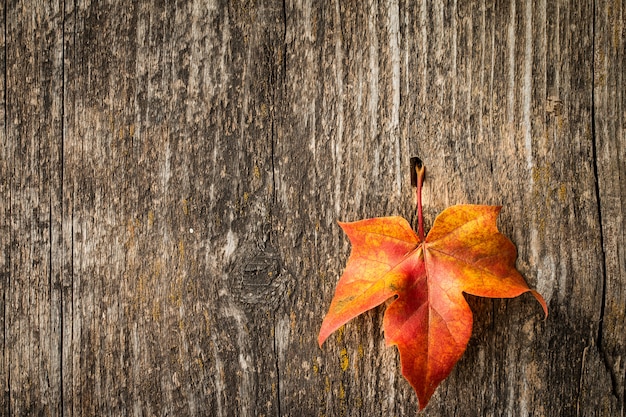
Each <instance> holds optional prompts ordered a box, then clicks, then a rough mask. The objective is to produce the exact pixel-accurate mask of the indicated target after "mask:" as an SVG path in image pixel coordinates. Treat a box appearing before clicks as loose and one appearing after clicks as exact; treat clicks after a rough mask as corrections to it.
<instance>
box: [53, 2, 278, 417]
mask: <svg viewBox="0 0 626 417" xmlns="http://www.w3.org/2000/svg"><path fill="white" fill-rule="evenodd" d="M74 14H75V17H74V20H73V22H72V26H73V30H70V31H71V32H73V33H72V34H71V36H73V38H74V39H75V42H74V43H72V44H71V45H68V50H67V52H66V53H67V55H68V57H69V58H68V59H69V61H70V62H69V64H68V65H69V66H70V69H69V70H68V77H67V80H68V81H67V84H68V85H71V86H72V88H71V92H70V93H69V94H70V96H69V98H68V101H70V102H71V104H69V106H70V107H69V111H68V114H67V122H66V124H67V132H68V133H67V135H68V137H67V140H68V145H67V147H66V149H67V152H66V154H65V158H66V161H67V162H66V164H67V166H68V167H72V168H70V169H71V170H72V171H73V172H74V178H73V180H71V181H73V182H71V183H69V184H67V187H68V188H72V189H73V190H74V196H73V197H72V198H73V201H72V205H73V207H74V212H73V228H74V232H73V259H74V268H73V283H72V286H73V292H72V294H73V298H72V301H71V302H72V312H73V315H72V321H73V323H74V326H73V338H72V340H71V341H68V343H71V345H70V347H68V348H66V349H71V351H72V358H73V363H72V373H73V384H72V390H71V394H72V397H73V399H74V404H73V405H72V412H73V414H75V415H94V414H102V413H113V414H122V413H125V412H128V411H129V410H133V412H135V413H147V414H151V413H155V414H170V415H171V414H173V415H224V416H231V415H242V416H245V415H277V414H278V409H279V403H278V372H277V370H276V359H275V355H274V353H273V352H274V349H275V339H274V326H273V314H274V308H275V307H274V303H275V302H276V300H278V299H279V298H280V296H281V293H280V285H279V284H280V279H282V278H281V277H280V276H281V275H282V274H281V262H280V260H279V258H278V257H277V255H276V254H274V253H273V250H272V248H274V247H275V239H276V236H275V233H274V232H272V228H271V223H272V218H273V216H274V214H273V213H272V204H273V200H274V197H273V182H272V181H273V176H272V144H273V140H274V138H273V134H274V133H273V130H272V119H273V118H274V113H275V108H274V100H275V94H276V92H275V91H274V87H275V84H276V78H275V77H276V76H277V72H276V71H280V68H281V65H280V59H281V56H280V54H281V53H282V48H278V49H276V45H280V43H281V42H280V40H279V39H278V38H279V37H281V36H282V32H283V29H282V28H283V26H282V23H280V17H281V16H282V10H281V9H280V8H278V9H276V8H274V7H273V6H271V5H258V7H257V6H253V5H244V4H241V5H228V4H221V5H217V4H211V3H206V2H196V3H191V2H190V3H185V4H162V3H161V2H146V3H142V4H137V5H136V6H133V7H130V8H129V7H128V5H127V4H120V3H118V2H102V3H98V4H97V5H95V4H89V3H82V2H79V3H78V4H77V5H76V9H75V11H74ZM283 276H284V275H283ZM68 302H69V301H68ZM64 341H65V339H64Z"/></svg>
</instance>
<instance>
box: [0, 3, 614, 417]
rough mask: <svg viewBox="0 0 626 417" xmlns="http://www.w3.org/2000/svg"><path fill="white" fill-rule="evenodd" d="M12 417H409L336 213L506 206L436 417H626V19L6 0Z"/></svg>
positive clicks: (1, 137)
mask: <svg viewBox="0 0 626 417" xmlns="http://www.w3.org/2000/svg"><path fill="white" fill-rule="evenodd" d="M1 4H2V7H0V22H2V23H1V24H2V28H1V29H0V100H1V105H0V156H1V159H0V285H1V294H2V297H0V328H1V329H2V337H1V338H0V351H1V352H2V355H1V357H0V415H7V416H26V415H29V416H30V415H42V416H61V415H62V416H93V415H98V416H125V415H132V416H187V415H190V416H209V415H210V416H373V415H384V416H394V415H395V416H403V415H415V414H416V413H417V401H416V398H415V395H414V393H413V392H412V390H411V388H410V386H409V385H408V383H407V382H406V381H405V380H404V379H403V378H402V377H401V374H400V370H399V362H398V357H397V353H396V351H395V349H394V348H386V347H385V346H384V340H383V335H382V334H381V330H380V327H381V324H382V315H383V312H384V306H381V307H380V308H377V309H375V310H373V311H371V312H369V313H367V314H365V315H363V316H362V317H360V318H358V319H355V320H354V321H353V322H351V323H349V324H348V325H346V326H345V327H344V328H343V330H341V331H339V332H338V333H337V334H336V335H333V336H331V338H330V339H329V340H328V342H327V343H326V344H325V345H324V347H323V349H320V348H319V347H318V346H317V344H316V337H317V332H318V330H319V325H320V323H321V320H322V317H323V315H324V314H325V313H326V310H327V308H328V306H329V304H330V300H331V298H332V295H333V291H334V286H335V284H336V282H337V279H338V277H339V276H340V274H341V272H342V269H343V266H344V265H345V261H346V259H347V257H348V254H349V250H350V247H349V243H348V241H347V239H346V238H345V237H344V236H343V234H342V233H341V231H340V229H339V227H338V226H337V224H336V222H337V220H343V221H352V220H358V219H361V218H365V217H374V216H385V215H403V216H405V217H408V218H409V219H411V220H414V215H413V210H414V207H413V203H412V199H413V195H412V191H411V187H410V181H409V158H410V157H411V156H413V155H418V156H420V157H421V158H422V159H423V161H424V163H425V164H426V166H427V179H426V183H425V190H424V204H425V215H426V226H427V228H428V227H430V225H431V224H432V221H433V220H434V218H435V216H436V214H437V213H438V212H440V211H441V210H443V209H444V208H445V207H447V206H449V205H453V204H458V203H476V204H501V205H503V206H504V209H503V211H502V214H501V217H500V221H499V225H500V228H501V230H502V231H503V232H504V233H505V234H507V235H508V236H509V237H510V238H511V239H512V240H513V242H514V243H515V244H516V245H517V247H518V251H519V259H518V268H519V270H520V271H521V272H522V274H523V275H524V276H525V278H526V280H527V281H528V283H529V285H531V286H532V287H534V288H536V289H538V290H539V291H540V292H541V293H542V294H543V296H544V297H545V298H546V300H547V301H548V303H549V307H550V316H549V318H548V319H547V320H546V321H543V317H542V313H541V308H540V307H539V305H538V304H537V302H536V301H535V300H534V299H533V298H532V296H529V295H525V296H522V297H519V298H516V299H512V300H491V299H480V298H476V297H468V299H469V301H470V304H471V306H472V309H473V311H474V315H475V325H474V334H473V337H472V339H471V340H470V343H469V346H468V349H467V352H466V353H465V356H464V357H463V358H462V359H461V361H460V362H459V363H458V364H457V366H456V368H455V370H454V371H453V373H452V374H451V376H450V377H449V378H448V379H447V380H446V381H445V382H444V383H443V384H442V385H441V386H440V387H439V389H438V390H437V392H436V394H435V396H434V397H433V399H432V400H431V403H430V404H429V406H428V408H427V409H426V411H425V412H424V413H423V414H422V415H424V416H453V415H454V416H622V417H623V416H624V415H626V414H625V398H624V397H625V380H626V318H625V310H626V260H625V251H626V239H625V232H624V223H623V220H624V213H625V211H626V208H625V204H626V203H625V201H626V98H625V90H626V88H625V87H626V81H625V79H624V76H625V69H626V66H625V47H626V46H625V42H624V37H625V25H626V10H625V9H626V8H625V6H624V4H623V3H622V2H621V1H620V0H615V1H610V0H595V1H591V0H584V1H581V0H569V1H564V0H556V1H553V0H538V1H530V0H525V1H515V0H511V1H499V0H494V1H489V0H481V1H463V0H448V1H444V2H439V1H431V0H422V1H403V0H388V1H380V2H374V1H363V2H361V1H338V0H335V1H328V2H314V1H292V0H285V1H232V2H226V1H211V0H196V1H187V0H179V1H163V0H152V1H148V0H142V1H138V2H122V1H113V0H107V1H93V2H90V1H89V0H24V1H17V0H3V2H2V3H1Z"/></svg>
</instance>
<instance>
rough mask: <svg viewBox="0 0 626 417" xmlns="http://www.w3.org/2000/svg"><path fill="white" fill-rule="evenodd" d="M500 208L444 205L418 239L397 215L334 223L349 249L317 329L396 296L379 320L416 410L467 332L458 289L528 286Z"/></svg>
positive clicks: (504, 292) (333, 326)
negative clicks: (502, 229) (502, 226)
mask: <svg viewBox="0 0 626 417" xmlns="http://www.w3.org/2000/svg"><path fill="white" fill-rule="evenodd" d="M499 212H500V207H493V206H478V205H459V206H453V207H450V208H448V209H446V210H444V211H443V212H442V213H441V214H440V215H439V216H438V217H437V218H436V219H435V223H434V225H433V227H432V229H431V231H430V233H429V234H428V236H426V239H425V241H424V242H420V241H419V238H418V237H417V235H416V234H415V232H413V230H412V229H411V226H410V225H409V223H408V222H407V221H406V220H405V219H403V218H402V217H382V218H374V219H368V220H361V221H357V222H353V223H340V226H341V227H342V229H343V230H344V231H345V232H346V234H347V235H348V238H349V239H350V242H351V243H352V252H351V254H350V258H349V259H348V263H347V265H346V269H345V271H344V274H343V276H342V277H341V279H340V280H339V283H338V284H337V288H336V291H335V296H334V297H333V300H332V302H331V305H330V309H329V311H328V314H327V315H326V317H325V318H324V321H323V323H322V327H321V329H320V334H319V339H318V341H319V344H320V346H321V345H322V343H324V341H325V340H326V339H327V338H328V336H329V335H330V334H331V333H332V332H334V331H335V330H337V329H338V328H339V327H341V326H342V325H343V324H345V323H346V322H348V321H349V320H350V319H352V318H354V317H356V316H358V315H359V314H361V313H363V312H365V311H367V310H369V309H371V308H373V307H376V306H378V305H380V304H382V303H383V302H385V301H386V300H387V299H389V298H391V297H393V296H397V298H396V300H394V301H393V302H392V303H391V304H390V305H389V307H388V308H387V311H386V312H385V317H384V320H383V328H384V331H385V339H386V342H387V344H388V345H397V346H398V350H399V352H400V361H401V364H402V374H403V375H404V377H405V378H406V379H407V380H408V381H409V383H410V384H411V385H412V386H413V388H414V390H415V392H416V394H417V397H418V399H419V403H420V408H421V409H423V408H424V407H425V406H426V404H428V401H429V399H430V397H431V396H432V394H433V393H434V391H435V389H436V388H437V386H438V385H439V383H440V382H441V381H443V380H444V379H445V378H446V377H447V376H448V375H449V374H450V372H451V371H452V368H453V367H454V365H455V364H456V362H457V361H458V360H459V359H460V357H461V356H462V354H463V352H464V351H465V348H466V346H467V342H468V341H469V338H470V335H471V332H472V312H471V310H470V308H469V305H468V304H467V302H466V301H465V298H464V297H463V292H466V293H469V294H473V295H478V296H482V297H497V298H510V297H516V296H518V295H520V294H523V293H525V292H528V291H530V292H531V293H532V294H533V295H534V296H535V298H537V300H538V301H539V303H540V304H541V305H542V307H543V309H544V312H545V314H546V315H547V306H546V303H545V301H544V300H543V298H542V297H541V295H539V293H537V292H536V291H532V290H531V289H530V288H528V286H527V285H526V282H525V281H524V278H522V276H521V275H520V274H519V272H517V270H516V269H515V258H516V257H517V251H516V249H515V246H514V245H513V243H512V242H511V241H510V240H509V239H508V238H506V237H505V236H504V235H502V234H500V233H499V232H498V229H497V226H496V218H497V216H498V213H499Z"/></svg>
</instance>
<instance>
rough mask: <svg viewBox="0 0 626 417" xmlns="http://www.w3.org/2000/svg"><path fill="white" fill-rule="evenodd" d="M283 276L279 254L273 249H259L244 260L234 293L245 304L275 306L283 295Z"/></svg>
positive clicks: (238, 273)
mask: <svg viewBox="0 0 626 417" xmlns="http://www.w3.org/2000/svg"><path fill="white" fill-rule="evenodd" d="M283 275H284V274H282V268H281V260H280V257H279V256H278V253H277V252H276V251H275V250H274V249H272V248H268V249H265V250H263V251H260V250H258V249H257V250H256V251H255V252H253V253H250V254H249V255H248V256H245V257H244V258H243V260H242V263H241V267H240V268H239V270H238V271H237V273H236V276H237V278H236V282H235V285H234V292H235V293H236V294H237V296H238V298H239V300H240V301H241V302H242V303H244V304H254V305H258V304H263V305H267V306H273V305H275V304H276V303H277V302H278V301H279V299H280V297H281V296H282V293H283V291H282V290H283Z"/></svg>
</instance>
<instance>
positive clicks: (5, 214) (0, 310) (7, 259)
mask: <svg viewBox="0 0 626 417" xmlns="http://www.w3.org/2000/svg"><path fill="white" fill-rule="evenodd" d="M0 22H2V29H0V50H2V53H0V68H2V69H3V70H1V71H0V97H1V101H2V102H1V105H0V291H1V292H2V298H1V299H0V328H2V339H1V340H0V350H1V351H2V357H1V358H0V392H1V393H2V395H0V410H1V412H2V414H4V415H9V410H10V408H9V388H8V387H9V368H8V366H9V364H8V361H7V359H8V356H9V355H8V349H7V348H6V342H5V341H6V339H7V332H6V312H7V308H6V302H5V300H6V296H7V294H8V288H9V282H10V276H11V209H10V206H11V204H10V201H11V192H10V190H11V183H10V180H11V176H10V175H9V172H12V171H13V167H12V165H11V164H10V162H11V161H12V159H13V158H12V157H11V156H12V151H11V147H10V144H9V141H8V139H7V128H6V71H5V70H4V68H6V38H5V33H6V29H7V28H6V17H5V8H4V7H3V8H1V9H0Z"/></svg>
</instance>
